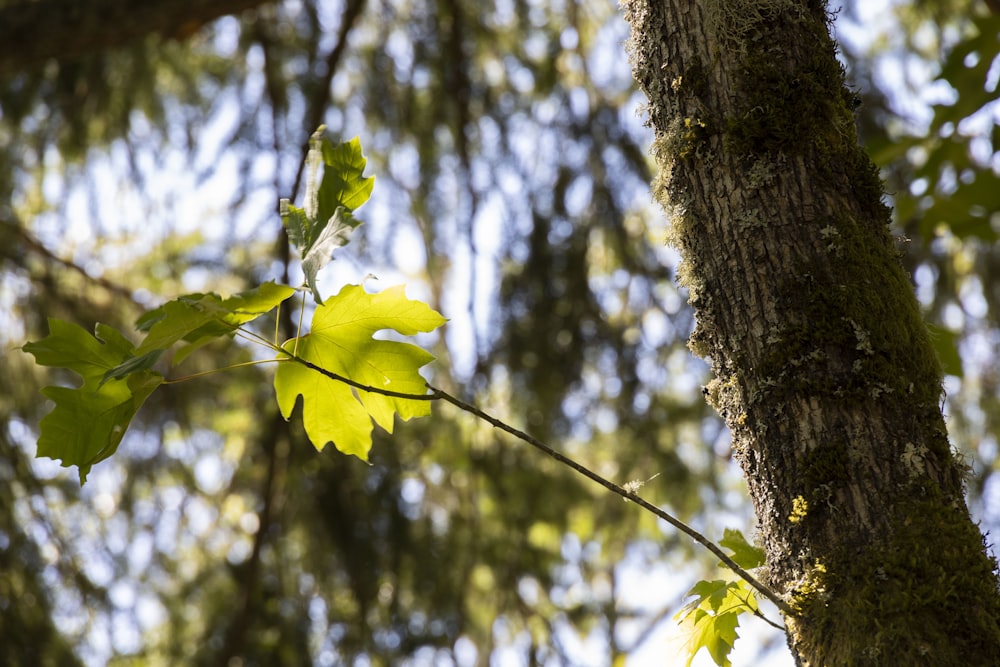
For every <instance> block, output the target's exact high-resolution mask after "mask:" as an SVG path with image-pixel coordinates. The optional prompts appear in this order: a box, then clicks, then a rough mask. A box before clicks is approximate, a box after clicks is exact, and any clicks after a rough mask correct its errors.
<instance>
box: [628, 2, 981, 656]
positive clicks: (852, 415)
mask: <svg viewBox="0 0 1000 667" xmlns="http://www.w3.org/2000/svg"><path fill="white" fill-rule="evenodd" d="M623 5H624V9H625V14H626V18H627V20H628V21H629V22H630V23H631V25H632V38H631V42H630V52H631V56H632V64H633V71H634V74H635V77H636V79H637V80H638V81H639V83H640V85H641V86H642V88H643V89H644V90H645V92H646V94H647V96H648V97H649V101H650V104H649V108H648V113H649V122H650V124H651V125H652V127H653V128H654V130H655V132H656V141H655V144H654V147H653V154H654V156H655V158H656V160H657V163H658V167H659V172H660V173H659V176H658V178H657V180H656V182H655V183H654V190H655V193H656V196H657V198H658V199H659V200H660V201H661V203H662V204H663V206H664V207H665V209H666V210H667V213H668V215H669V217H670V221H671V227H672V229H671V237H672V238H671V241H672V242H673V243H674V244H675V245H676V246H677V247H678V248H679V249H680V251H681V253H682V255H683V258H684V263H683V265H682V267H681V271H680V281H681V282H682V284H684V285H685V286H687V287H688V289H689V290H690V301H691V303H692V304H693V305H694V307H695V309H696V313H697V319H698V326H697V329H696V330H695V332H694V334H693V335H692V337H691V342H690V345H691V347H692V349H693V350H694V351H695V352H696V353H698V354H701V355H703V356H705V357H707V358H709V359H710V360H711V363H712V369H713V371H714V373H715V379H713V380H712V382H711V383H710V384H709V386H708V387H707V388H706V393H707V395H708V397H709V400H710V401H711V402H712V404H713V405H714V406H715V407H716V408H717V409H718V411H719V412H720V413H721V415H722V416H723V418H724V419H725V420H726V423H727V424H728V426H729V428H730V430H731V431H732V441H733V449H734V452H735V455H736V458H737V459H738V461H739V463H740V465H741V466H742V469H743V471H744V473H745V475H746V478H747V482H748V485H749V489H750V495H751V498H752V500H753V503H754V507H755V509H756V512H757V517H758V520H759V524H760V528H759V530H760V539H761V541H762V542H763V545H764V547H765V549H766V551H767V561H768V575H767V580H768V582H769V584H770V585H771V586H772V587H773V588H774V589H776V590H777V591H779V592H780V593H781V595H782V596H783V597H784V598H785V599H786V601H787V602H788V603H789V604H790V606H791V607H792V609H793V610H795V612H796V613H795V616H794V617H786V619H785V622H786V626H787V628H788V641H789V645H790V647H791V649H792V652H793V654H794V655H795V656H796V659H797V660H798V663H799V664H801V665H817V666H818V665H907V666H911V665H933V666H935V667H940V666H942V665H945V666H946V665H1000V626H998V619H1000V593H998V588H997V578H996V563H995V561H994V560H993V559H992V558H991V557H990V556H989V555H988V553H987V551H986V548H985V546H984V542H983V538H982V536H981V535H980V533H979V531H978V529H977V528H976V526H975V524H973V522H972V520H971V519H970V517H969V513H968V510H967V508H966V505H965V501H964V497H963V472H964V471H963V466H962V465H961V463H960V462H959V461H958V460H957V459H956V457H955V455H954V454H953V452H952V451H951V448H950V446H949V443H948V439H947V434H946V432H945V424H944V420H943V418H942V415H941V409H940V402H941V398H942V389H941V377H940V370H939V367H938V364H937V361H936V358H935V355H934V352H933V349H932V348H931V346H930V343H929V339H928V334H927V330H926V328H925V326H924V323H923V321H922V318H921V314H920V310H919V306H918V304H917V302H916V299H915V297H914V295H913V290H912V287H911V284H910V281H909V279H908V277H907V276H906V274H905V272H904V271H903V269H902V268H901V265H900V263H899V261H898V252H897V250H896V249H895V247H894V244H893V239H892V238H891V237H890V235H889V232H888V225H889V210H888V209H887V208H886V206H885V205H884V204H883V203H882V186H881V183H880V181H879V178H878V173H877V170H876V168H875V166H874V165H873V164H872V163H871V161H870V160H869V159H868V157H867V156H866V155H865V154H864V152H863V151H862V150H861V149H860V148H859V147H858V145H857V139H856V135H855V131H854V121H853V114H852V110H853V106H854V102H853V96H852V94H851V93H850V91H849V90H847V89H846V87H845V85H844V77H843V70H842V67H841V66H840V65H839V63H838V62H837V60H836V58H835V56H834V50H835V47H834V44H833V41H832V39H831V38H830V36H829V32H828V27H829V26H828V15H827V11H826V6H825V3H824V2H822V0H808V1H802V0H661V1H653V0H625V1H624V2H623Z"/></svg>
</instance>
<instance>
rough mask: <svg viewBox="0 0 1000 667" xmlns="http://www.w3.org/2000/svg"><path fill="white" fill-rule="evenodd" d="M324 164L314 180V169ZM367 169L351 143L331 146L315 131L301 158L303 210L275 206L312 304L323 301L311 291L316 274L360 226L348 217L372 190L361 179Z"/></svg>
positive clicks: (365, 179)
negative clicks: (299, 259)
mask: <svg viewBox="0 0 1000 667" xmlns="http://www.w3.org/2000/svg"><path fill="white" fill-rule="evenodd" d="M324 163H325V167H324V170H323V177H322V179H320V178H319V166H320V164H324ZM367 163H368V161H367V160H366V159H365V157H364V155H362V153H361V142H360V141H359V140H358V138H357V137H355V138H354V139H351V140H350V141H345V142H344V143H342V144H339V145H337V146H334V145H333V144H332V143H330V141H329V140H327V139H326V138H324V137H323V127H322V126H321V127H320V128H319V129H318V130H316V132H315V133H314V134H313V136H312V138H311V139H310V141H309V153H308V155H307V156H306V196H305V199H306V201H305V208H299V207H297V206H293V205H292V204H291V202H289V201H288V200H287V199H282V200H281V201H280V202H279V212H280V214H281V222H282V225H284V227H285V231H286V232H287V233H288V239H289V241H291V243H292V245H294V246H295V247H296V248H297V249H298V251H299V254H300V255H301V256H302V269H303V272H304V273H305V276H306V284H307V285H308V286H309V289H310V290H311V291H312V293H313V297H314V298H315V299H316V303H318V304H322V303H323V299H322V297H321V296H320V294H319V291H318V290H317V288H316V274H317V273H319V270H320V269H322V268H323V267H324V266H326V265H327V264H329V263H330V261H331V260H332V259H333V251H334V250H336V249H337V248H339V247H341V246H343V245H345V244H346V243H347V240H348V235H349V234H350V233H351V231H353V230H354V229H355V228H356V227H357V226H358V225H360V224H361V223H360V222H359V221H358V220H355V219H354V216H353V215H352V213H353V212H354V210H355V209H357V208H359V207H360V206H361V205H362V204H364V203H365V202H366V201H368V198H369V197H370V196H371V193H372V188H373V187H374V185H375V177H374V176H371V177H365V176H364V175H363V174H364V171H365V166H366V165H367Z"/></svg>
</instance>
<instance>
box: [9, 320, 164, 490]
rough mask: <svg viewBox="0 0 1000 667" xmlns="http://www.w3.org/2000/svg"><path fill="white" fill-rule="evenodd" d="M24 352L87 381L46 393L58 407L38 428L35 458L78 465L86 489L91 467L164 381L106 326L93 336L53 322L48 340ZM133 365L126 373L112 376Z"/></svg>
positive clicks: (111, 450) (105, 454) (109, 451)
mask: <svg viewBox="0 0 1000 667" xmlns="http://www.w3.org/2000/svg"><path fill="white" fill-rule="evenodd" d="M22 349H23V350H24V351H25V352H28V353H29V354H32V355H34V357H35V361H36V362H37V363H39V364H41V365H43V366H53V367H59V368H66V369H69V370H71V371H73V372H75V373H76V374H78V375H79V376H80V377H81V378H83V385H82V386H81V387H80V388H78V389H70V388H68V387H45V388H44V389H43V390H42V393H43V394H44V395H45V396H46V397H47V398H49V399H51V400H52V401H54V402H55V407H54V408H53V409H52V412H50V413H49V414H47V415H46V416H45V417H43V418H42V420H41V422H40V423H39V427H40V430H41V433H40V435H39V438H38V454H37V455H38V456H46V457H49V458H52V459H56V460H59V461H62V465H63V466H71V465H75V466H77V467H78V469H79V474H80V484H84V483H85V482H86V481H87V475H88V474H89V473H90V469H91V467H92V466H93V465H94V464H96V463H98V462H100V461H103V460H104V459H106V458H108V457H109V456H111V455H112V454H113V453H114V452H115V450H117V449H118V445H119V443H121V440H122V437H123V436H124V435H125V431H126V429H127V428H128V425H129V424H130V423H131V421H132V418H133V417H134V416H135V413H136V412H137V411H138V410H139V408H140V407H141V406H142V404H143V403H144V402H145V400H146V399H147V398H148V397H149V395H150V394H151V393H152V392H153V390H155V389H156V388H157V387H158V386H160V384H161V383H162V382H163V377H162V376H161V375H160V374H159V373H156V372H154V371H151V370H149V367H148V362H149V359H148V358H144V357H142V356H141V355H140V356H136V349H135V347H134V346H133V345H132V343H130V342H129V341H128V340H127V339H126V338H125V337H124V336H122V335H121V333H120V332H119V331H117V330H116V329H113V328H111V327H109V326H106V325H103V324H98V325H97V327H96V335H95V336H92V335H90V334H88V333H87V332H86V330H84V329H83V328H82V327H79V326H77V325H75V324H72V323H70V322H64V321H62V320H57V319H50V320H49V335H48V336H46V337H45V338H43V339H42V340H40V341H37V342H33V343H26V344H25V345H24V347H23V348H22ZM136 359H140V361H138V362H136V361H134V360H136ZM130 364H131V369H130V370H129V371H128V372H118V373H117V374H115V373H112V371H114V370H115V369H119V370H120V369H122V368H123V367H125V366H127V365H130Z"/></svg>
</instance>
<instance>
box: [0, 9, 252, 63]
mask: <svg viewBox="0 0 1000 667" xmlns="http://www.w3.org/2000/svg"><path fill="white" fill-rule="evenodd" d="M261 4H264V0H187V1H179V0H142V1H141V2H137V1H135V0H88V1H87V2H83V1H81V0H20V1H16V2H7V3H3V4H0V71H12V70H15V69H21V70H23V69H29V68H32V67H35V66H37V65H39V64H43V63H45V61H46V60H48V59H50V58H54V59H56V60H67V59H74V58H79V57H81V56H84V55H87V54H89V53H94V52H98V51H103V50H106V49H108V48H113V47H118V46H123V45H125V44H129V43H133V42H137V41H139V40H141V39H143V38H145V37H146V36H147V35H149V34H151V33H158V34H160V35H163V36H165V37H174V38H184V37H187V36H188V35H190V34H191V33H193V32H194V31H195V30H197V29H198V28H200V27H201V26H202V25H203V24H205V23H208V22H209V21H213V20H215V19H217V18H219V17H220V16H226V15H228V14H236V13H239V12H241V11H243V10H245V9H249V8H251V7H256V6H257V5H261Z"/></svg>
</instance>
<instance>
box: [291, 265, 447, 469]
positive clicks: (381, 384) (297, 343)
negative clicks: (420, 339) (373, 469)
mask: <svg viewBox="0 0 1000 667" xmlns="http://www.w3.org/2000/svg"><path fill="white" fill-rule="evenodd" d="M444 322H445V318H444V317H442V316H441V314H440V313H438V312H436V311H434V310H433V309H432V308H430V307H429V306H427V305H426V304H424V303H421V302H419V301H411V300H409V299H407V298H406V296H405V294H404V288H403V286H402V285H398V286H396V287H390V288H389V289H386V290H384V291H382V292H379V293H377V294H370V293H368V292H366V291H365V290H364V288H362V287H361V286H360V285H347V286H345V287H344V288H343V289H342V290H341V291H340V293H339V294H338V295H337V296H335V297H332V298H330V299H328V300H327V302H326V304H325V305H319V306H317V307H316V311H315V313H314V314H313V320H312V326H311V328H310V332H309V333H308V334H307V335H305V336H301V337H299V338H293V339H291V340H289V341H288V342H286V343H285V344H284V345H283V346H282V348H283V349H284V350H285V351H286V352H288V353H289V355H292V356H294V357H298V358H299V359H302V360H305V361H308V362H309V363H311V364H314V365H315V366H317V367H319V368H322V369H324V370H326V371H329V372H330V373H334V374H336V375H339V376H341V377H345V378H348V379H350V380H352V381H354V382H357V383H359V384H362V385H365V386H369V387H374V388H377V389H383V390H388V391H393V392H397V393H402V394H413V395H423V394H425V393H426V391H427V385H426V382H425V380H424V378H423V377H421V375H420V373H419V372H418V369H419V368H420V367H421V366H423V365H425V364H427V363H428V362H430V361H431V360H433V359H434V356H433V355H432V354H430V353H429V352H426V351H425V350H422V349H421V348H419V347H417V346H416V345H411V344H409V343H402V342H398V341H390V340H379V339H375V338H373V337H372V335H373V334H374V333H376V332H378V331H381V330H385V329H392V330H394V331H396V332H398V333H400V334H403V335H413V334H416V333H419V332H429V331H433V330H434V329H436V328H437V327H439V326H441V325H442V324H444ZM274 390H275V394H276V396H277V399H278V406H279V408H280V410H281V414H282V415H283V416H284V417H285V419H289V418H291V415H292V411H293V410H294V408H295V404H296V402H297V400H298V397H299V396H300V395H301V396H302V404H303V405H302V420H303V423H304V425H305V429H306V434H307V435H308V436H309V439H310V441H312V443H313V445H314V446H315V447H316V448H317V449H323V447H325V446H326V444H327V443H328V442H332V443H333V444H334V446H335V447H336V448H337V449H338V450H340V451H341V452H344V453H345V454H353V455H354V456H357V457H358V458H361V459H362V460H368V451H369V450H370V449H371V445H372V438H371V432H372V422H373V421H374V422H375V423H376V424H378V425H379V426H381V427H382V428H383V429H385V430H386V431H388V432H389V433H392V429H393V421H394V418H395V415H397V414H398V415H399V416H400V418H402V419H403V420H407V419H410V418H411V417H420V416H423V415H427V414H430V402H429V401H426V400H415V399H408V398H400V397H396V396H386V395H384V394H379V393H376V392H370V391H364V390H361V389H355V388H352V387H351V386H349V385H347V384H345V383H344V382H340V381H338V380H335V379H333V378H331V377H329V376H327V375H324V374H323V373H321V372H319V371H317V370H315V369H312V368H309V367H308V366H305V365H304V364H302V363H299V362H297V361H296V360H295V359H290V360H287V361H283V362H282V363H281V364H279V365H278V371H277V373H276V374H275V378H274Z"/></svg>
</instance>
